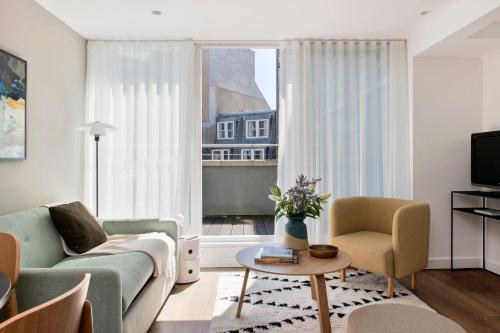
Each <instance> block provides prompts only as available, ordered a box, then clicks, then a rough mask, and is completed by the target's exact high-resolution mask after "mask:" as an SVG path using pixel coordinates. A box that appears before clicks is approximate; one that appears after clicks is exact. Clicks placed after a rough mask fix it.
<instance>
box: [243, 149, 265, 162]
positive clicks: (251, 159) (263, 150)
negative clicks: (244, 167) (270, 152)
mask: <svg viewBox="0 0 500 333" xmlns="http://www.w3.org/2000/svg"><path fill="white" fill-rule="evenodd" d="M247 151H249V152H250V159H246V158H243V156H244V155H246V152H247ZM255 151H259V152H260V153H261V154H262V155H261V156H262V158H258V159H257V158H255ZM240 156H241V160H242V161H264V160H265V159H266V149H265V148H242V149H241V152H240Z"/></svg>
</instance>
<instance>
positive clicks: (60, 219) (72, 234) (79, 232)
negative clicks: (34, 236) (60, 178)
mask: <svg viewBox="0 0 500 333" xmlns="http://www.w3.org/2000/svg"><path fill="white" fill-rule="evenodd" d="M49 212H50V217H51V218H52V222H53V223H54V225H55V227H56V229H57V231H58V232H59V234H60V235H61V237H62V238H63V239H64V242H65V243H66V245H67V246H68V247H69V248H70V249H71V250H73V251H75V252H76V253H84V252H87V251H88V250H90V249H92V248H94V247H96V246H98V245H101V244H102V243H104V242H106V233H105V232H104V230H102V228H101V226H100V225H99V222H97V219H96V218H95V217H94V216H93V215H92V214H91V213H90V212H89V211H88V209H87V207H85V206H84V205H83V204H82V203H81V202H79V201H75V202H72V203H68V204H64V205H59V206H54V207H50V208H49Z"/></svg>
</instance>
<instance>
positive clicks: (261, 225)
mask: <svg viewBox="0 0 500 333" xmlns="http://www.w3.org/2000/svg"><path fill="white" fill-rule="evenodd" d="M203 235H204V236H241V235H245V236H248V235H274V216H272V215H257V216H250V215H241V216H239V215H238V216H236V215H232V216H231V215H230V216H204V217H203Z"/></svg>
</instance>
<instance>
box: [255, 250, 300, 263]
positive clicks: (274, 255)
mask: <svg viewBox="0 0 500 333" xmlns="http://www.w3.org/2000/svg"><path fill="white" fill-rule="evenodd" d="M255 263H257V264H298V263H299V258H298V256H297V252H296V251H295V250H293V249H288V248H284V247H275V246H264V247H263V248H261V249H260V250H259V251H258V252H257V254H256V255H255Z"/></svg>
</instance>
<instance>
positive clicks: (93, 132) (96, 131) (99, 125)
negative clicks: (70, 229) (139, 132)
mask: <svg viewBox="0 0 500 333" xmlns="http://www.w3.org/2000/svg"><path fill="white" fill-rule="evenodd" d="M78 130H79V131H85V132H88V133H89V135H90V136H93V137H94V141H95V215H96V216H99V139H100V137H101V136H105V135H106V134H107V133H108V132H110V131H116V130H118V129H117V128H116V127H114V126H112V125H109V124H106V123H103V122H100V121H93V122H90V123H86V124H84V125H83V126H82V127H79V128H78Z"/></svg>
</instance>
